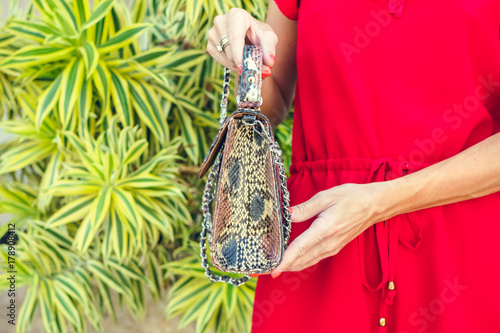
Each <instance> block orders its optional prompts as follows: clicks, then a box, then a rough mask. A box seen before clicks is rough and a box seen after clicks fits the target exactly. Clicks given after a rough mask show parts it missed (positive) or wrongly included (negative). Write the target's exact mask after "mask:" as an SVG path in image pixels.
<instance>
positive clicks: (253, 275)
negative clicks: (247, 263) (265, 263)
mask: <svg viewBox="0 0 500 333" xmlns="http://www.w3.org/2000/svg"><path fill="white" fill-rule="evenodd" d="M257 276H260V274H259V273H253V274H250V277H257Z"/></svg>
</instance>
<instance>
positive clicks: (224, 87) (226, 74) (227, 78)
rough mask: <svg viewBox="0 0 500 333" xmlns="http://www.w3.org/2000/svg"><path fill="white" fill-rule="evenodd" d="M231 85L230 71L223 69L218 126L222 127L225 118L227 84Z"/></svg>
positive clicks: (227, 97)
mask: <svg viewBox="0 0 500 333" xmlns="http://www.w3.org/2000/svg"><path fill="white" fill-rule="evenodd" d="M230 83H231V70H230V69H229V68H227V67H224V84H223V85H222V98H221V101H220V120H219V124H220V126H222V124H224V121H226V117H227V102H228V99H229V84H230Z"/></svg>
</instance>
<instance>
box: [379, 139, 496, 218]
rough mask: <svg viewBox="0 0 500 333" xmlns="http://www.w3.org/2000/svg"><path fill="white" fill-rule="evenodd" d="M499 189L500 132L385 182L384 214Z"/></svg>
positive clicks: (476, 196) (423, 207) (402, 211)
mask: <svg viewBox="0 0 500 333" xmlns="http://www.w3.org/2000/svg"><path fill="white" fill-rule="evenodd" d="M498 191H500V133H498V134H496V135H493V136H491V137H489V138H487V139H486V140H484V141H482V142H480V143H478V144H476V145H474V146H472V147H470V148H468V149H466V150H464V151H462V152H460V153H459V154H457V155H455V156H453V157H451V158H448V159H446V160H444V161H441V162H439V163H436V164H433V165H431V166H429V167H427V168H425V169H422V170H420V171H417V172H415V173H412V174H409V175H407V176H405V177H401V178H398V179H395V180H391V181H387V182H385V183H384V186H383V189H382V191H381V195H380V199H381V200H382V201H383V206H384V207H385V208H384V211H385V212H384V215H385V216H386V217H387V218H389V217H392V216H394V215H398V214H402V213H407V212H411V211H415V210H420V209H425V208H430V207H434V206H440V205H446V204H450V203H455V202H459V201H464V200H468V199H474V198H478V197H481V196H485V195H488V194H491V193H495V192H498Z"/></svg>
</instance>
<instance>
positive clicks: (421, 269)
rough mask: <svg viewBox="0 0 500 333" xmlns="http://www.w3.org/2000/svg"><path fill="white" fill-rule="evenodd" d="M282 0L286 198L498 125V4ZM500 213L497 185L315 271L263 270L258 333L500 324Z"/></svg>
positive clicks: (397, 166)
mask: <svg viewBox="0 0 500 333" xmlns="http://www.w3.org/2000/svg"><path fill="white" fill-rule="evenodd" d="M276 2H277V4H278V6H279V8H280V10H281V11H282V12H283V14H285V15H286V16H287V17H288V18H290V19H295V20H297V24H298V36H297V80H298V81H297V89H296V95H295V116H294V117H295V118H294V127H293V139H292V150H293V155H292V166H291V168H290V172H291V177H290V179H289V181H288V186H289V189H290V196H291V204H292V205H296V204H299V203H301V202H303V201H306V200H308V199H309V198H310V197H312V196H313V195H314V194H315V193H317V192H318V191H322V190H325V189H328V188H330V187H333V186H336V185H340V184H343V183H348V182H354V183H367V182H372V181H384V180H389V179H393V178H396V177H401V176H403V175H405V174H406V173H411V172H414V171H416V170H419V169H422V168H424V167H426V166H428V165H431V164H433V163H436V162H438V161H441V160H444V159H446V158H448V157H450V156H453V155H455V154H457V153H459V152H460V151H462V150H464V149H465V148H467V147H470V146H472V145H474V144H475V143H477V142H479V141H481V140H483V139H485V138H487V137H489V136H491V135H492V134H494V133H497V132H499V131H500V34H499V27H500V1H498V0H458V1H457V0H443V1H431V0H414V1H410V0H408V1H404V2H403V1H402V0H397V1H396V0H389V1H383V0H377V1H374V0H356V1H312V0H301V1H300V4H299V8H297V6H296V1H293V0H276ZM499 208H500V193H495V194H492V195H489V196H486V197H483V198H479V199H474V200H468V201H464V202H461V203H456V204H451V205H446V206H441V207H435V208H430V209H425V210H420V211H417V212H414V213H410V214H403V215H401V216H396V217H394V218H391V219H390V220H388V221H384V222H380V223H377V224H376V225H375V226H373V227H371V228H369V229H368V230H367V231H366V232H365V233H364V234H363V235H362V236H360V237H358V238H357V239H355V240H354V241H352V242H351V243H350V244H348V245H347V246H346V247H345V248H344V249H342V250H341V251H340V253H339V254H338V255H336V256H333V257H330V258H327V259H325V260H322V261H321V262H320V263H318V264H317V265H315V266H313V267H311V268H309V269H306V270H304V271H302V272H284V273H282V275H281V276H280V277H278V278H277V279H274V280H273V279H272V278H271V277H270V276H262V277H259V279H258V283H257V290H256V297H255V305H254V312H253V328H252V332H255V333H260V332H379V331H380V332H384V331H386V332H391V333H392V332H394V333H395V332H398V333H404V332H407V333H410V332H439V333H442V332H498V331H499V327H500V286H499V281H500V245H499V241H498V238H499V235H500V214H499ZM311 222H312V220H310V221H308V222H304V223H296V224H294V225H293V226H292V236H291V239H292V240H293V239H295V238H296V237H297V235H299V234H300V233H301V232H303V231H304V230H306V228H307V227H308V226H309V225H310V223H311ZM390 281H393V282H394V284H395V290H389V289H388V283H389V282H390ZM380 317H384V318H386V326H385V327H381V326H379V319H380Z"/></svg>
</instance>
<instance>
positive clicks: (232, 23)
mask: <svg viewBox="0 0 500 333" xmlns="http://www.w3.org/2000/svg"><path fill="white" fill-rule="evenodd" d="M224 35H227V36H228V41H229V44H228V45H227V46H226V47H225V48H224V51H223V52H221V53H219V51H217V49H216V46H217V45H219V44H220V39H221V37H222V36H224ZM245 43H246V44H252V45H260V46H262V55H263V64H262V77H266V76H269V75H271V68H272V67H273V65H274V55H275V52H276V44H277V43H278V36H277V35H276V33H275V32H274V30H273V29H272V28H271V26H270V25H269V24H267V23H264V22H261V21H259V20H257V19H255V18H254V17H253V16H252V15H250V14H249V13H248V12H247V11H245V10H244V9H241V8H232V9H231V10H229V12H228V13H227V14H224V15H217V16H216V17H215V18H214V26H213V27H212V28H211V29H210V31H209V32H208V44H207V51H208V53H210V55H211V56H212V57H213V58H214V59H215V61H217V62H218V63H219V64H221V65H223V66H225V67H227V68H229V69H230V70H232V71H236V72H237V73H240V74H241V68H242V67H241V66H242V61H243V46H244V45H245Z"/></svg>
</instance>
